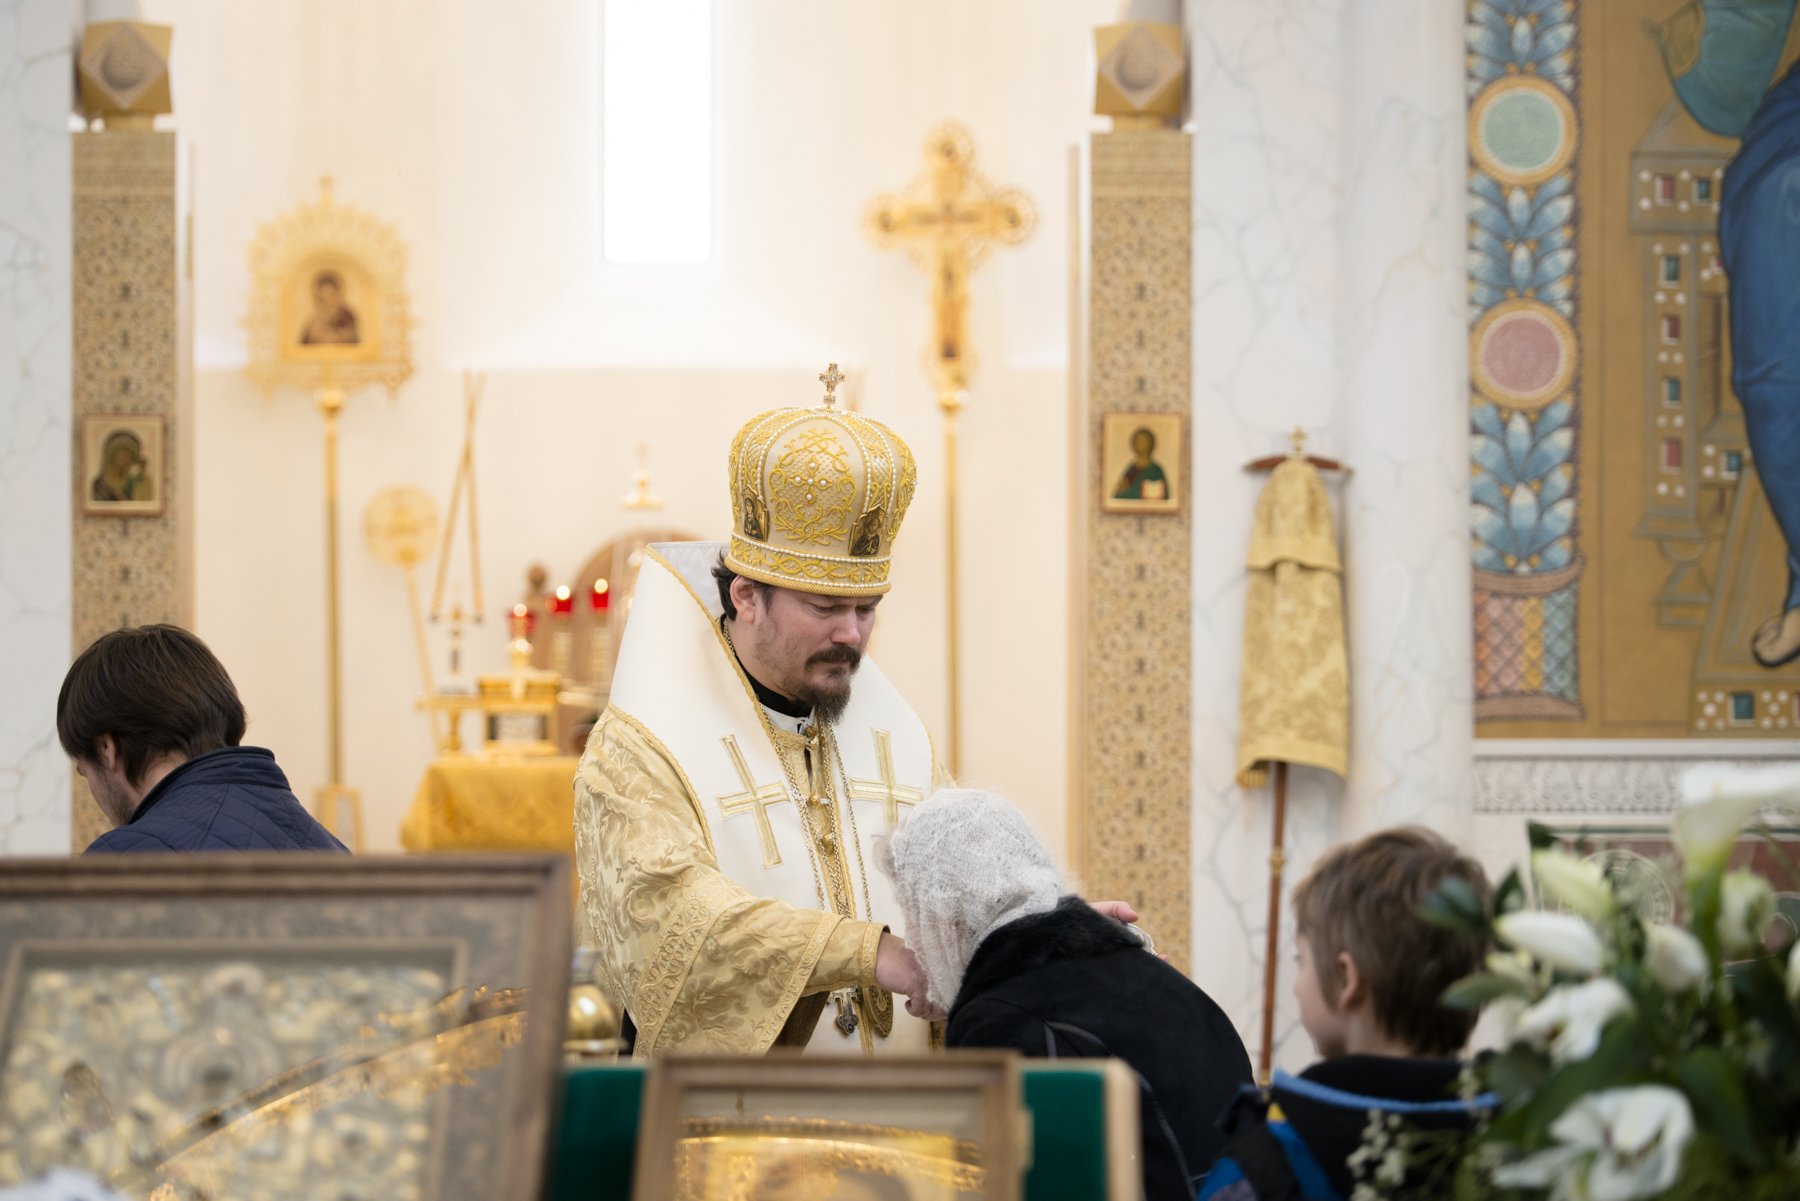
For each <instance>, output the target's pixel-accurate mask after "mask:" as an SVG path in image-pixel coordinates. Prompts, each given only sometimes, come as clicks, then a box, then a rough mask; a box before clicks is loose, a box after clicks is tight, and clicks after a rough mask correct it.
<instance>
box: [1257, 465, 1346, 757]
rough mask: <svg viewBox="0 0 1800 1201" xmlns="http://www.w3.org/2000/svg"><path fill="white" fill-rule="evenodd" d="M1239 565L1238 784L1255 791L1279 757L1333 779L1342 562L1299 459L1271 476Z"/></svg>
mask: <svg viewBox="0 0 1800 1201" xmlns="http://www.w3.org/2000/svg"><path fill="white" fill-rule="evenodd" d="M1247 566H1248V567H1249V568H1250V578H1249V583H1248V586H1247V588H1246V595H1245V597H1244V659H1243V684H1242V693H1241V697H1240V703H1239V709H1238V715H1239V719H1238V772H1237V780H1238V785H1239V786H1240V787H1242V788H1258V787H1261V786H1262V785H1263V784H1264V783H1265V782H1266V781H1267V779H1268V764H1269V763H1270V762H1271V761H1273V760H1277V759H1281V760H1285V761H1287V762H1289V763H1308V764H1311V765H1312V766H1314V767H1323V768H1327V769H1329V770H1331V771H1334V772H1336V773H1337V774H1338V775H1340V776H1341V775H1343V774H1344V771H1345V768H1346V767H1347V766H1348V752H1349V743H1350V686H1349V676H1350V672H1349V664H1348V662H1347V657H1346V654H1345V647H1344V592H1343V578H1342V573H1343V565H1342V563H1341V561H1340V560H1339V558H1338V550H1337V538H1336V536H1335V533H1334V531H1333V529H1332V521H1331V502H1330V500H1329V499H1328V498H1327V497H1326V495H1325V484H1324V482H1323V481H1321V480H1320V479H1319V473H1318V472H1317V471H1315V470H1314V469H1313V467H1312V465H1311V464H1310V463H1308V462H1307V461H1306V460H1305V459H1303V458H1300V457H1298V456H1296V457H1294V458H1291V459H1288V460H1287V461H1286V462H1284V463H1282V464H1280V465H1279V466H1277V467H1276V468H1275V471H1274V472H1273V474H1271V475H1270V476H1269V482H1268V484H1267V485H1265V486H1264V488H1263V493H1262V496H1261V497H1260V498H1259V499H1258V500H1257V502H1256V521H1255V524H1254V525H1253V526H1252V527H1251V533H1250V553H1249V556H1248V559H1247Z"/></svg>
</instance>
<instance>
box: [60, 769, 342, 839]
mask: <svg viewBox="0 0 1800 1201" xmlns="http://www.w3.org/2000/svg"><path fill="white" fill-rule="evenodd" d="M343 850H348V848H347V847H345V846H344V844H343V843H341V842H339V841H338V840H337V839H335V838H333V837H332V836H331V833H330V832H329V831H328V830H326V829H325V827H324V826H321V825H320V824H319V823H318V822H316V821H314V820H313V817H312V815H311V814H310V813H308V812H307V811H306V810H305V809H304V808H302V807H301V805H300V802H299V801H298V800H296V799H295V798H294V790H293V789H292V788H290V787H288V781H287V777H286V776H285V775H283V774H282V771H281V769H280V768H279V767H277V766H275V756H274V755H273V754H271V753H270V752H268V751H265V750H263V749H262V748H261V747H259V746H228V747H223V748H221V749H219V750H216V751H207V752H206V753H205V754H204V755H195V756H194V757H193V758H192V759H189V760H188V761H187V762H186V763H183V764H182V765H181V766H180V767H177V768H176V769H175V770H174V771H172V772H170V773H169V774H168V775H166V776H164V777H163V778H162V779H161V780H158V781H157V783H156V787H155V788H152V789H151V790H150V791H149V793H148V794H146V795H145V797H144V799H143V802H142V803H141V804H139V805H138V807H137V812H136V813H133V814H132V815H131V820H130V821H129V822H127V823H126V824H125V825H123V826H120V827H119V828H118V829H117V830H113V831H111V832H110V833H107V834H102V835H101V836H100V837H99V838H96V839H95V840H94V842H93V845H92V846H90V847H88V854H90V855H91V854H93V853H94V852H96V851H343Z"/></svg>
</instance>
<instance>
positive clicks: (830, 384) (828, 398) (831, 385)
mask: <svg viewBox="0 0 1800 1201" xmlns="http://www.w3.org/2000/svg"><path fill="white" fill-rule="evenodd" d="M819 382H820V383H821V384H824V385H825V407H826V408H828V409H829V408H830V407H831V406H832V405H834V404H836V403H837V386H838V385H839V384H841V383H843V382H844V377H843V376H842V375H840V374H838V369H837V364H836V363H833V364H832V365H831V366H829V367H827V368H826V369H825V370H824V371H822V372H820V373H819Z"/></svg>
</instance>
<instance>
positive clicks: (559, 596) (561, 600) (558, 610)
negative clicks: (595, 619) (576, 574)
mask: <svg viewBox="0 0 1800 1201" xmlns="http://www.w3.org/2000/svg"><path fill="white" fill-rule="evenodd" d="M574 611H575V597H574V595H573V594H571V593H570V592H569V586H568V585H567V584H561V585H558V586H557V589H556V595H555V596H554V597H552V598H551V601H550V612H552V613H554V614H556V616H558V617H567V616H569V614H571V613H573V612H574Z"/></svg>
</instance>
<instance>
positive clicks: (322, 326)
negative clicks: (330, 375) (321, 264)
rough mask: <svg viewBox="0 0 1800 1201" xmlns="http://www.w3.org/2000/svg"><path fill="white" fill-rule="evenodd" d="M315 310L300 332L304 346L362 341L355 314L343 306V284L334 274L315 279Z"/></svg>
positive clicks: (342, 344)
mask: <svg viewBox="0 0 1800 1201" xmlns="http://www.w3.org/2000/svg"><path fill="white" fill-rule="evenodd" d="M312 294H313V308H312V312H311V313H310V314H308V315H307V318H306V324H305V325H304V326H303V327H302V328H301V330H300V344H301V345H302V346H355V345H356V344H357V343H359V342H360V341H362V338H361V336H360V335H359V334H358V333H357V329H356V313H355V311H354V310H352V309H351V308H350V306H349V305H347V304H345V303H344V281H343V278H342V277H341V276H339V275H338V273H337V272H335V271H321V272H319V273H318V274H317V275H315V276H313V285H312Z"/></svg>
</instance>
